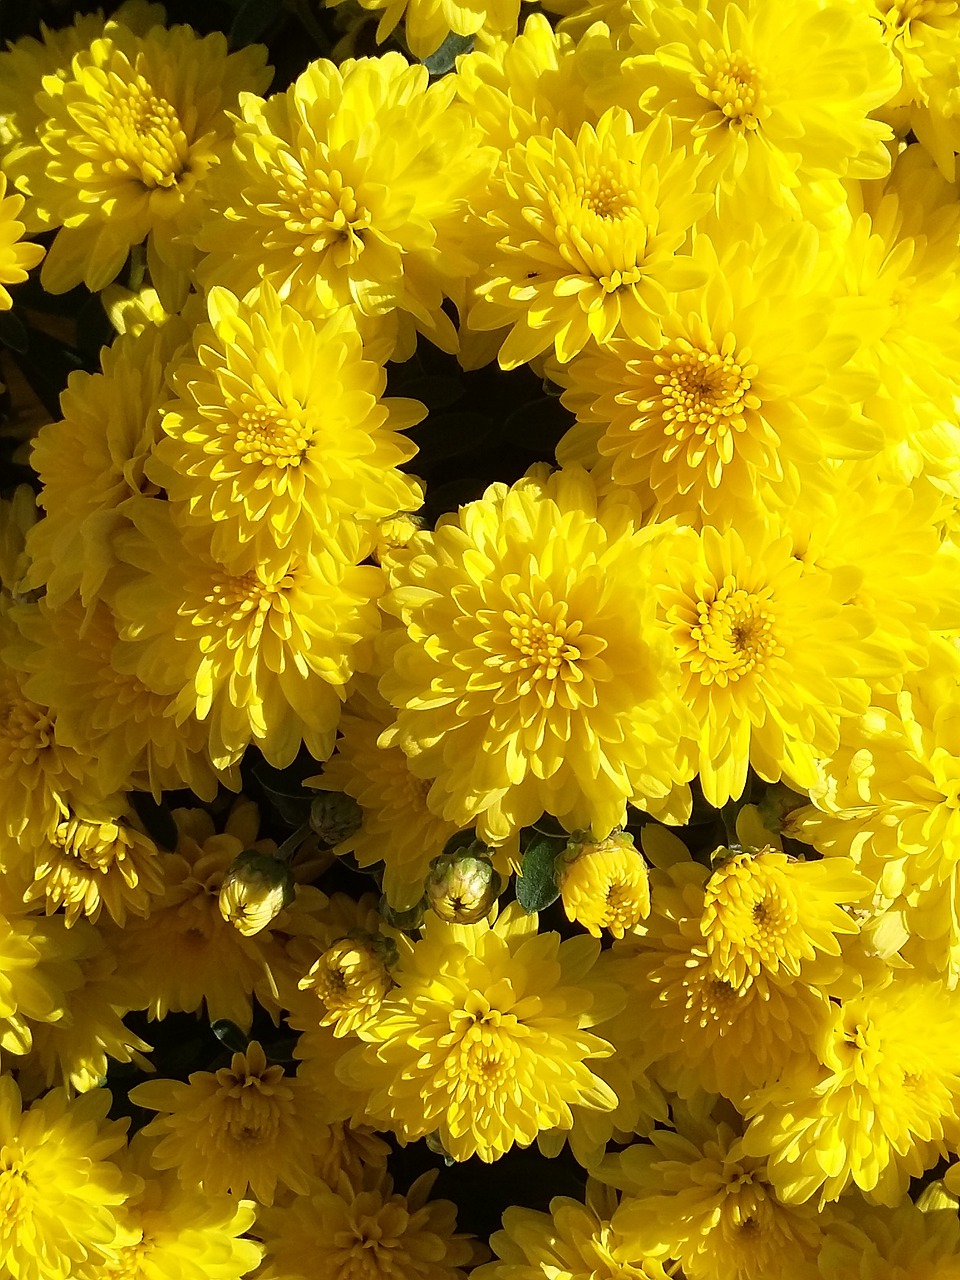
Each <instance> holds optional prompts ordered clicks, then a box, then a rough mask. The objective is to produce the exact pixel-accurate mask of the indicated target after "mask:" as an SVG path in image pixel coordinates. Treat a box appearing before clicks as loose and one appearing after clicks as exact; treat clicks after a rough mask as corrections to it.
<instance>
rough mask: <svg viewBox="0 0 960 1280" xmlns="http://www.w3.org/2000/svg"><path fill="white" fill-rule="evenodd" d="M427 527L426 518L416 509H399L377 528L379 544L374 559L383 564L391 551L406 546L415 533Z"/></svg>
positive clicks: (374, 552)
mask: <svg viewBox="0 0 960 1280" xmlns="http://www.w3.org/2000/svg"><path fill="white" fill-rule="evenodd" d="M426 527H427V522H426V520H425V519H424V518H423V516H422V515H420V514H419V513H418V512H416V511H397V512H395V513H394V514H393V515H392V516H387V518H386V519H385V520H381V521H380V527H379V528H378V530H377V545H376V547H375V548H374V551H373V558H374V560H375V561H376V562H377V564H381V563H382V562H383V559H384V557H385V556H389V554H390V552H391V551H395V550H396V549H397V548H398V547H405V546H406V545H407V543H408V542H409V541H410V539H411V538H412V537H413V536H414V534H416V533H419V532H420V530H421V529H425V528H426Z"/></svg>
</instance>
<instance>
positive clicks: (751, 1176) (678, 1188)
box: [600, 1108, 826, 1280]
mask: <svg viewBox="0 0 960 1280" xmlns="http://www.w3.org/2000/svg"><path fill="white" fill-rule="evenodd" d="M674 1117H675V1122H676V1124H677V1132H676V1133H672V1132H670V1130H668V1129H657V1130H656V1131H655V1132H654V1133H652V1134H651V1135H650V1143H649V1144H644V1145H637V1146H632V1147H629V1148H628V1149H627V1150H626V1151H624V1152H622V1153H621V1154H620V1155H618V1156H612V1157H610V1158H608V1160H607V1161H606V1162H605V1163H604V1165H603V1167H602V1169H601V1170H600V1174H601V1176H602V1177H603V1178H604V1180H605V1181H609V1182H612V1183H614V1185H616V1186H618V1187H621V1188H623V1189H624V1190H626V1191H627V1192H628V1193H629V1195H628V1196H625V1197H624V1200H623V1204H622V1206H621V1209H620V1213H619V1218H620V1224H621V1225H620V1230H621V1232H622V1233H623V1236H624V1238H625V1239H626V1240H630V1239H631V1238H633V1237H634V1235H636V1236H638V1237H639V1238H640V1239H642V1240H645V1241H648V1242H649V1245H648V1247H659V1249H661V1250H663V1251H664V1252H666V1253H669V1255H670V1256H671V1257H672V1258H676V1259H677V1260H678V1261H679V1262H680V1265H681V1267H682V1274H683V1275H684V1276H686V1277H687V1280H809V1277H810V1276H811V1275H813V1274H815V1272H816V1260H817V1257H818V1251H819V1249H820V1248H821V1247H822V1243H823V1228H824V1226H825V1225H826V1221H825V1220H824V1218H825V1217H826V1215H821V1214H820V1213H818V1212H817V1209H816V1206H815V1205H813V1204H805V1205H786V1204H783V1203H782V1202H781V1201H780V1200H779V1198H778V1197H777V1193H776V1191H775V1190H774V1188H773V1187H772V1186H771V1184H770V1180H769V1179H768V1177H767V1176H766V1170H765V1166H766V1161H765V1160H763V1159H762V1158H757V1157H754V1156H747V1155H745V1154H744V1152H743V1150H742V1142H741V1140H740V1138H739V1137H738V1136H737V1133H736V1131H735V1129H734V1128H733V1127H731V1125H730V1124H728V1123H726V1122H725V1121H715V1120H710V1119H706V1118H700V1117H694V1116H691V1115H688V1114H685V1113H684V1112H683V1110H682V1109H677V1108H675V1109H674Z"/></svg>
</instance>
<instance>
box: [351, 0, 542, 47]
mask: <svg viewBox="0 0 960 1280" xmlns="http://www.w3.org/2000/svg"><path fill="white" fill-rule="evenodd" d="M327 3H328V4H329V5H330V6H331V7H332V6H334V5H338V4H341V3H342V0H327ZM361 4H362V5H363V7H364V9H369V10H372V11H373V12H374V13H376V12H377V11H378V10H381V9H382V10H383V14H382V16H381V18H380V21H379V23H378V24H377V43H378V44H382V43H383V41H384V40H386V38H387V37H388V36H389V35H390V33H391V32H392V31H393V30H394V28H395V27H396V26H397V24H398V23H399V22H400V21H401V19H402V20H403V38H404V42H405V43H406V45H407V46H408V48H409V49H410V52H411V53H412V54H413V56H414V57H415V58H418V59H419V60H420V61H421V62H422V61H423V59H424V58H429V56H430V55H431V54H432V53H435V52H436V51H437V49H439V48H440V46H441V44H443V42H444V40H445V39H446V38H447V36H448V35H449V34H450V32H451V31H453V32H455V33H456V34H457V35H458V36H473V35H476V34H477V33H478V32H482V33H483V36H484V37H488V38H491V37H495V36H507V37H509V36H511V35H513V34H514V33H515V32H516V29H517V19H518V18H519V17H520V0H361Z"/></svg>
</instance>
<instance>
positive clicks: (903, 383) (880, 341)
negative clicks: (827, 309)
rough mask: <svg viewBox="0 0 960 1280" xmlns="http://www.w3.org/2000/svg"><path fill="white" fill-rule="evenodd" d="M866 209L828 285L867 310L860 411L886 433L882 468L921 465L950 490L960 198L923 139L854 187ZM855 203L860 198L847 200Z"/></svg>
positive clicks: (959, 308) (902, 470)
mask: <svg viewBox="0 0 960 1280" xmlns="http://www.w3.org/2000/svg"><path fill="white" fill-rule="evenodd" d="M860 192H861V195H862V200H863V212H862V213H859V216H857V217H856V219H855V221H854V223H853V226H852V227H851V229H850V232H849V235H848V236H847V237H846V239H845V241H844V244H843V251H842V253H840V254H838V256H837V266H838V272H837V281H836V284H835V289H836V291H837V293H838V295H840V296H846V297H847V298H848V300H849V301H848V303H847V305H848V306H849V307H850V308H851V309H852V315H853V316H854V317H857V316H859V315H862V314H863V313H864V312H866V314H867V315H868V316H871V319H870V323H869V324H868V325H867V326H865V337H866V338H867V341H866V342H865V343H864V345H863V347H862V348H861V350H860V352H859V353H858V356H857V364H858V366H860V367H862V368H863V369H864V370H865V371H866V372H868V373H870V374H872V375H874V376H876V377H879V379H880V386H879V389H878V390H877V392H876V394H874V395H872V396H869V397H868V398H867V400H866V402H865V404H864V413H865V414H866V415H867V416H868V417H869V418H871V419H873V420H874V421H876V422H877V423H879V424H880V425H881V426H882V427H883V429H884V432H885V434H886V436H887V447H886V449H885V450H884V451H883V453H882V454H881V455H880V459H879V463H880V466H881V469H882V471H881V473H882V474H884V475H886V476H889V477H892V478H897V479H901V480H904V481H907V482H910V481H912V480H913V479H914V477H916V476H917V475H919V474H920V473H921V472H925V473H927V474H928V475H930V476H931V477H932V478H933V479H934V480H935V482H936V483H937V484H938V486H939V487H941V488H943V489H945V490H946V491H947V492H950V493H952V494H954V495H956V493H957V478H956V466H955V460H956V455H957V448H958V440H960V427H958V425H957V413H956V408H955V404H954V396H955V393H956V387H957V379H958V378H960V328H958V320H960V263H958V262H957V256H956V253H955V248H956V244H957V239H958V237H960V207H958V205H957V200H956V196H955V190H954V187H953V186H952V185H951V184H950V183H948V182H946V181H945V180H944V179H943V177H942V176H941V175H940V174H939V173H938V172H937V170H936V167H935V166H934V163H933V161H932V160H931V159H930V157H929V155H928V154H927V153H926V151H925V150H924V148H923V147H919V146H911V147H908V148H907V149H906V150H905V151H904V152H903V153H902V154H901V155H900V156H899V157H898V158H897V160H896V162H895V164H894V166H893V170H892V172H891V174H890V177H889V178H888V180H887V181H886V182H884V183H866V184H864V185H863V186H862V187H861V188H860ZM852 208H853V210H854V212H856V211H857V210H858V208H859V205H858V203H856V202H854V203H853V205H852Z"/></svg>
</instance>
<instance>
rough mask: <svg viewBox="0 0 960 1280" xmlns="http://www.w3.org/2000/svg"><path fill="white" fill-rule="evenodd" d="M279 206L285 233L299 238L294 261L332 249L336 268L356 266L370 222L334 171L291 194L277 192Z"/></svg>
mask: <svg viewBox="0 0 960 1280" xmlns="http://www.w3.org/2000/svg"><path fill="white" fill-rule="evenodd" d="M279 203H280V209H279V212H280V216H281V217H282V218H283V220H284V225H285V227H286V229H287V230H288V231H293V232H295V233H296V234H297V235H300V236H302V237H303V242H302V243H301V244H299V245H297V246H296V247H295V248H294V250H293V252H294V254H295V255H296V256H297V257H303V256H304V255H305V254H308V253H323V252H324V251H325V250H327V249H329V248H331V247H332V248H333V260H334V263H335V265H336V266H338V267H339V266H346V265H347V264H349V263H353V262H356V260H357V259H358V258H359V256H360V254H361V253H362V252H363V247H364V233H365V232H366V231H367V230H368V229H369V228H370V226H371V224H372V221H373V218H372V215H371V214H370V212H369V211H368V210H367V209H365V208H364V206H363V204H362V203H361V201H360V200H359V199H358V196H357V193H356V191H355V190H354V188H353V187H351V186H350V185H349V184H348V183H346V182H344V180H343V175H342V174H341V173H340V172H339V171H338V170H337V169H331V170H330V172H329V173H315V174H313V175H312V178H311V181H310V182H309V183H306V182H305V183H304V185H302V186H300V187H299V188H298V189H297V190H295V191H281V192H280V201H279ZM268 247H272V246H268Z"/></svg>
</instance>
